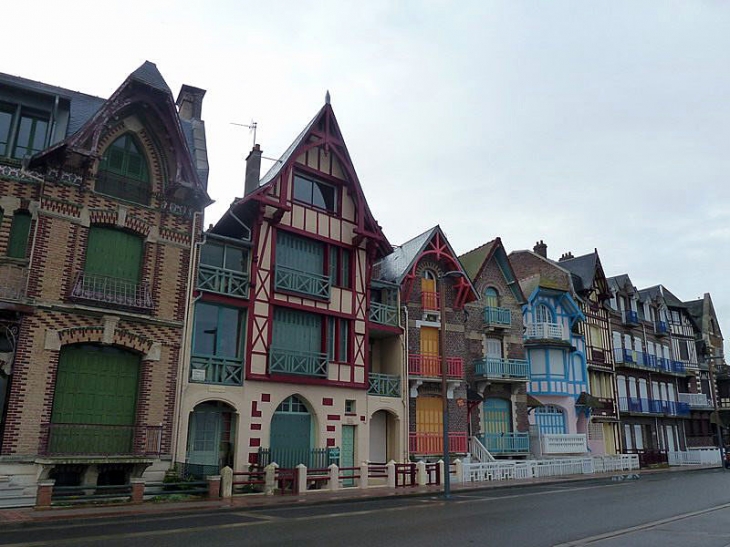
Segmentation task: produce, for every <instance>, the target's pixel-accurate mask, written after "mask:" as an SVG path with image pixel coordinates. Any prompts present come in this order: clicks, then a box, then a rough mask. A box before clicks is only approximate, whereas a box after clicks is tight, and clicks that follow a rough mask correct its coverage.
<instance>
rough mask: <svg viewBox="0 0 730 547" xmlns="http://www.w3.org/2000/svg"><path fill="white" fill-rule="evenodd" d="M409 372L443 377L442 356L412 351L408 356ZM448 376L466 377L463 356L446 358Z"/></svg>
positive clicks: (430, 376) (417, 374)
mask: <svg viewBox="0 0 730 547" xmlns="http://www.w3.org/2000/svg"><path fill="white" fill-rule="evenodd" d="M408 374H410V375H411V376H424V377H427V378H441V358H440V357H439V356H438V355H420V354H417V353H412V354H410V355H409V356H408ZM446 376H447V377H448V378H458V379H462V378H463V377H464V361H463V360H462V358H461V357H447V358H446Z"/></svg>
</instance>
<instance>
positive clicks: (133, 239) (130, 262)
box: [84, 226, 144, 283]
mask: <svg viewBox="0 0 730 547" xmlns="http://www.w3.org/2000/svg"><path fill="white" fill-rule="evenodd" d="M143 252H144V243H143V241H142V239H141V238H140V237H137V236H135V235H132V234H128V233H126V232H122V231H120V230H115V229H113V228H103V227H100V226H92V227H91V229H90V230H89V241H88V245H87V248H86V264H85V265H84V272H85V273H87V274H91V275H103V276H107V277H114V278H116V279H123V280H125V281H130V282H133V283H136V282H138V281H139V277H140V270H141V268H142V256H143Z"/></svg>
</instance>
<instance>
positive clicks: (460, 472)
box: [454, 460, 464, 484]
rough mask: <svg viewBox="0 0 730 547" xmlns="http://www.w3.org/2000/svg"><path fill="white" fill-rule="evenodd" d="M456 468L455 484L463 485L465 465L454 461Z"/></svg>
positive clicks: (459, 461)
mask: <svg viewBox="0 0 730 547" xmlns="http://www.w3.org/2000/svg"><path fill="white" fill-rule="evenodd" d="M454 467H456V476H455V477H454V482H458V483H459V484H461V483H463V482H464V464H463V463H461V460H454Z"/></svg>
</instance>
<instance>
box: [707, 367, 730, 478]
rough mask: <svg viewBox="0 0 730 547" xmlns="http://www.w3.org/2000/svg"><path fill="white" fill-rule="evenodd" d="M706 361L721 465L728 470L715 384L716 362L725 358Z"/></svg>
mask: <svg viewBox="0 0 730 547" xmlns="http://www.w3.org/2000/svg"><path fill="white" fill-rule="evenodd" d="M704 359H705V361H709V364H708V368H709V372H710V389H711V390H712V393H710V396H711V397H712V409H713V411H714V412H713V414H715V425H716V426H717V442H718V444H719V445H720V465H722V468H723V469H727V468H726V467H725V441H724V439H723V438H722V422H721V421H720V409H719V407H718V405H717V385H716V384H715V363H714V361H715V360H717V359H720V360H724V359H725V357H723V356H722V355H717V356H705V358H704Z"/></svg>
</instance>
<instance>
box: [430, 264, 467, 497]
mask: <svg viewBox="0 0 730 547" xmlns="http://www.w3.org/2000/svg"><path fill="white" fill-rule="evenodd" d="M459 276H461V277H466V274H465V273H464V272H462V271H461V270H452V271H450V272H446V273H444V274H441V275H439V276H438V277H437V282H438V290H439V314H440V315H441V328H440V330H439V353H440V358H441V402H442V409H443V419H442V425H443V436H444V438H443V444H444V446H443V448H444V454H443V457H444V498H445V499H450V498H451V475H450V465H449V406H448V401H447V398H446V396H447V394H448V389H447V384H446V378H447V376H448V368H447V366H446V289H445V287H444V285H445V283H443V280H444V279H446V278H447V277H459Z"/></svg>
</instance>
